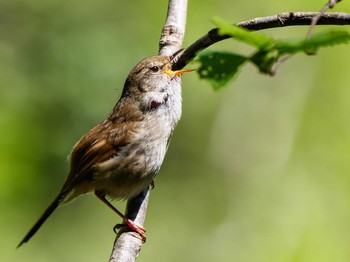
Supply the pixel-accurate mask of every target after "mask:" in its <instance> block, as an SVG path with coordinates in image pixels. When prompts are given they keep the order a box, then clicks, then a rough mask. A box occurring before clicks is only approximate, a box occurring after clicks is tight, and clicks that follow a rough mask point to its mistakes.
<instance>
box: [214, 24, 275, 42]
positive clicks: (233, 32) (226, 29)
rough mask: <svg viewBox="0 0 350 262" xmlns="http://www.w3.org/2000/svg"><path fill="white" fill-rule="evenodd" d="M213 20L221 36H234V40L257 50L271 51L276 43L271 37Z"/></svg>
mask: <svg viewBox="0 0 350 262" xmlns="http://www.w3.org/2000/svg"><path fill="white" fill-rule="evenodd" d="M211 20H212V22H213V23H214V24H215V25H216V26H217V27H218V29H219V34H220V35H229V36H232V37H233V38H234V39H236V40H239V41H242V42H244V43H246V44H248V45H251V46H254V47H256V48H259V49H269V48H270V47H271V45H273V44H274V42H275V40H274V39H273V38H271V37H268V36H265V35H263V34H259V33H256V32H252V31H249V30H247V29H245V28H242V27H240V26H236V25H232V24H230V23H228V22H226V21H224V20H223V19H221V18H219V17H213V18H212V19H211Z"/></svg>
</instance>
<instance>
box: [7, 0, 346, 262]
mask: <svg viewBox="0 0 350 262" xmlns="http://www.w3.org/2000/svg"><path fill="white" fill-rule="evenodd" d="M325 2H326V1H319V0H317V1H316V0H310V1H301V0H297V1H291V0H289V1H269V2H267V1H258V0H252V1H246V0H245V1H243V0H236V1H227V0H215V1H214V0H207V1H204V2H203V1H200V0H193V1H190V3H189V10H188V23H187V31H186V37H185V43H184V46H187V45H189V44H190V43H192V42H193V41H195V40H196V39H197V38H199V37H200V36H202V35H203V34H205V32H206V31H208V30H209V29H211V28H212V27H213V26H212V25H211V24H210V22H209V18H210V17H212V16H213V15H219V16H221V17H223V18H225V19H227V20H229V21H232V22H239V21H243V20H247V19H250V18H253V17H258V16H267V15H273V14H276V13H278V12H287V11H318V10H320V9H321V7H322V5H323V4H324V3H325ZM166 9H167V3H166V1H160V0H154V1H110V0H99V1H97V0H88V1H57V0H49V1H42V0H36V1H33V0H30V1H24V0H2V1H1V2H0V85H1V87H0V203H1V216H0V227H1V235H0V260H1V261H36V262H41V261H68V262H70V261H86V262H88V261H107V260H108V258H109V255H110V252H111V249H112V245H113V240H114V237H115V235H114V233H113V231H112V228H113V226H114V225H115V224H116V223H118V222H120V219H119V218H117V217H116V215H115V214H113V212H111V211H110V210H109V209H108V208H107V207H106V206H104V205H103V204H102V203H100V201H99V200H97V198H95V197H94V196H93V195H86V196H84V197H81V198H78V199H77V200H75V201H74V202H73V203H71V204H69V205H66V206H64V207H62V208H60V209H58V210H57V211H56V212H55V213H54V214H53V215H52V217H50V219H49V220H48V221H47V222H46V224H45V225H44V226H43V227H42V228H41V230H40V231H39V232H38V234H37V235H35V237H34V238H33V239H32V240H31V241H30V242H29V243H28V244H25V245H24V246H23V247H21V248H20V249H19V250H16V249H15V247H16V246H17V244H18V243H19V241H20V240H21V239H22V238H23V236H24V234H25V233H26V232H27V231H28V230H29V228H30V227H31V226H32V224H33V223H34V222H35V221H36V220H37V219H38V217H39V215H41V213H42V212H43V211H44V209H45V208H46V207H47V205H48V204H49V203H50V202H51V201H52V200H53V198H54V197H55V196H56V194H57V193H58V191H59V189H60V187H61V185H62V183H63V182H64V180H65V177H66V174H67V170H68V162H67V161H66V156H67V155H68V153H69V152H70V150H71V148H72V146H73V145H74V143H75V142H76V141H77V140H78V139H79V138H80V136H81V135H83V134H84V133H85V132H86V131H88V130H89V129H90V128H92V127H93V126H95V125H96V124H97V123H99V122H100V121H102V120H103V119H104V118H105V117H106V116H107V115H108V113H109V112H110V110H111V109H112V107H113V106H114V104H115V102H116V101H117V99H118V98H119V95H120V91H121V88H122V86H123V83H124V80H125V78H126V76H127V74H128V72H129V70H130V69H131V68H132V67H133V66H134V65H135V64H136V63H137V62H138V61H139V60H140V59H142V58H144V57H146V56H150V55H154V54H156V53H157V50H158V40H159V35H160V31H161V29H162V26H163V22H164V19H165V15H166ZM333 11H343V12H350V3H349V1H343V2H341V3H340V4H338V6H336V8H334V10H333ZM324 28H325V27H322V28H321V29H324ZM342 29H347V30H350V29H348V28H342ZM306 30H307V28H306V27H299V28H283V29H275V30H268V31H265V33H267V34H269V35H271V36H274V37H276V38H290V37H302V36H304V35H305V34H306ZM213 49H220V50H231V51H236V52H242V53H248V52H250V51H251V50H250V49H249V48H247V47H245V46H243V45H241V44H237V43H236V42H234V41H232V40H227V41H225V42H224V43H220V44H218V45H216V46H214V47H213ZM349 58H350V46H349V45H343V46H337V47H333V48H328V49H324V50H321V51H320V52H319V54H317V55H316V56H311V57H308V56H305V55H298V56H296V57H294V58H292V59H291V60H289V61H288V62H287V63H285V64H283V66H282V67H281V68H280V70H279V71H278V73H277V76H276V77H273V78H270V77H267V76H263V75H259V74H258V73H257V70H256V68H254V67H253V66H247V67H246V68H244V70H243V72H242V73H241V74H240V75H239V76H238V78H237V79H236V81H234V82H232V83H231V84H230V85H229V86H228V87H227V88H225V89H222V90H220V91H219V92H214V91H213V90H212V89H211V88H210V87H209V85H207V84H206V83H204V82H203V81H200V80H198V79H197V77H196V75H195V74H187V75H185V76H184V77H183V117H182V120H181V122H180V124H179V125H178V128H177V130H176V132H175V134H174V137H173V139H172V142H171V146H170V149H169V152H168V155H167V157H166V160H165V162H164V165H163V167H162V169H161V172H160V174H159V176H158V177H157V179H156V187H155V189H154V190H153V191H152V195H151V200H150V205H149V209H148V215H147V221H146V227H147V237H148V238H147V243H146V244H145V245H144V246H143V249H142V252H141V255H140V257H139V259H138V261H239V262H251V261H259V262H260V261H262V262H265V261H266V262H267V261H268V262H273V261H276V262H277V261H278V262H283V261H293V262H297V261H298V262H301V261H308V262H312V261H317V262H322V261H336V262H338V261H339V262H340V261H344V262H345V261H349V260H350V248H349V245H350V234H349V232H350V204H349V200H350V176H349V171H350V121H349V118H350V103H349V100H350V88H349V87H350V74H349V69H348V66H349V61H350V60H349ZM115 204H116V206H117V207H118V208H120V209H121V210H124V205H125V203H122V202H115Z"/></svg>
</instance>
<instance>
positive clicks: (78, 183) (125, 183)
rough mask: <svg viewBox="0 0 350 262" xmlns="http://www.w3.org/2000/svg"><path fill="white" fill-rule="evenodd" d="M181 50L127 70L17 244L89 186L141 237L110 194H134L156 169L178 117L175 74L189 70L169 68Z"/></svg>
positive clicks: (141, 231)
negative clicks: (55, 188) (53, 195)
mask: <svg viewBox="0 0 350 262" xmlns="http://www.w3.org/2000/svg"><path fill="white" fill-rule="evenodd" d="M181 53H182V50H179V51H177V52H175V53H174V54H173V55H170V56H164V55H158V56H151V57H148V58H145V59H143V60H141V61H140V62H139V63H137V64H136V66H135V67H134V68H133V69H132V70H131V71H130V73H129V75H128V77H127V79H126V81H125V84H124V87H123V91H122V93H121V96H120V98H119V100H118V102H117V103H116V105H115V106H114V108H113V110H112V111H111V113H110V114H109V115H108V117H107V118H106V119H105V120H104V121H102V122H101V123H100V124H98V125H97V126H96V127H94V128H92V129H91V130H90V131H89V132H87V133H86V134H85V135H83V136H82V137H81V138H80V140H79V141H78V142H77V143H76V144H75V145H74V147H73V149H72V151H71V153H70V157H69V161H70V171H69V173H68V176H67V178H66V181H65V183H64V184H63V186H62V188H61V190H60V191H59V194H58V195H57V197H56V198H55V199H54V200H53V202H52V203H51V204H50V205H49V206H48V208H47V209H46V210H45V211H44V213H43V214H42V216H41V217H40V218H39V220H38V221H37V222H36V223H35V224H34V226H33V227H32V228H31V229H30V230H29V232H28V233H27V234H26V235H25V237H24V238H23V239H22V241H21V242H20V243H19V244H18V246H17V247H20V246H21V245H22V244H24V243H26V242H28V241H29V240H30V239H31V238H32V236H33V235H34V234H35V233H36V232H37V231H38V230H39V228H40V227H41V226H42V225H43V223H44V222H45V221H46V220H47V218H48V217H49V216H50V215H51V214H52V213H53V212H54V210H55V209H56V208H57V207H59V206H61V205H63V204H66V203H68V202H70V201H71V200H73V199H75V198H76V197H78V196H80V195H82V194H85V193H89V192H93V193H94V194H95V195H96V196H97V198H98V199H100V200H101V201H102V202H103V203H105V204H106V205H107V206H108V207H110V208H111V209H112V210H113V211H114V212H116V213H117V214H118V215H119V216H120V217H121V218H122V219H123V222H124V224H125V225H126V226H128V227H129V228H130V229H131V230H133V231H135V232H137V233H138V234H140V236H141V238H142V240H143V241H145V240H146V237H145V232H146V230H145V228H144V227H142V226H140V225H137V224H135V223H134V222H133V221H132V220H130V219H129V218H128V217H126V216H125V215H124V214H123V213H121V212H120V211H119V210H117V209H116V208H115V207H114V206H113V205H112V204H111V201H110V200H125V199H132V198H134V197H135V196H137V195H138V194H139V193H140V192H142V191H143V190H144V189H145V188H146V187H147V186H149V185H150V183H152V182H153V179H154V177H155V176H156V174H157V173H158V172H159V169H160V167H161V165H162V162H163V160H164V157H165V154H166V152H167V149H168V146H169V141H170V138H171V136H172V134H173V131H174V129H175V127H176V125H177V123H178V121H179V120H180V117H181V111H182V109H181V107H182V97H181V75H182V74H183V73H186V72H190V71H193V70H189V69H181V70H175V71H173V70H171V67H172V64H173V63H174V61H176V59H177V58H178V57H179V55H181Z"/></svg>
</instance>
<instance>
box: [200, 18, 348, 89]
mask: <svg viewBox="0 0 350 262" xmlns="http://www.w3.org/2000/svg"><path fill="white" fill-rule="evenodd" d="M212 21H213V23H214V24H215V25H216V26H217V30H218V34H219V35H223V36H229V37H231V38H233V39H235V40H237V41H240V42H243V43H245V44H247V45H250V46H252V47H254V48H255V49H256V50H255V51H254V52H253V53H252V54H251V55H250V56H243V55H240V54H235V53H232V52H218V51H204V52H201V53H200V54H199V55H198V56H197V57H196V59H195V61H197V62H199V63H200V67H199V68H198V70H197V72H198V74H199V77H200V78H201V79H204V80H207V81H208V82H209V83H210V84H211V85H212V87H213V88H214V89H219V88H221V87H222V86H224V85H225V84H227V83H228V82H229V81H230V80H231V79H232V78H234V77H235V76H236V75H237V73H238V72H239V70H240V68H241V67H242V66H243V65H244V64H245V63H247V62H251V63H253V64H254V65H255V66H257V68H258V69H259V72H261V73H264V74H269V75H274V74H275V70H276V69H275V67H276V66H277V65H279V64H280V63H282V61H284V59H285V58H287V57H290V56H292V55H294V54H296V53H306V54H315V53H316V52H317V51H318V49H319V48H321V47H327V46H333V45H337V44H344V43H348V42H349V40H350V34H349V33H348V32H347V31H323V32H320V33H317V34H314V35H313V36H311V37H309V38H304V39H295V40H276V39H274V38H272V37H269V36H266V35H263V34H261V33H257V32H253V31H249V30H247V29H245V28H242V27H239V26H236V25H232V24H230V23H228V22H226V21H224V20H223V19H221V18H218V17H215V18H212Z"/></svg>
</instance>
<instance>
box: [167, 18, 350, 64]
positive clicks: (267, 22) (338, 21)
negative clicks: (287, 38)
mask: <svg viewBox="0 0 350 262" xmlns="http://www.w3.org/2000/svg"><path fill="white" fill-rule="evenodd" d="M315 16H320V18H319V20H318V22H317V24H318V25H349V24H350V14H347V13H323V14H320V13H319V12H289V13H280V14H277V15H274V16H267V17H259V18H254V19H251V20H248V21H244V22H240V23H237V24H236V25H239V26H241V27H243V28H246V29H249V30H253V31H257V30H263V29H269V28H276V27H285V26H298V25H310V24H311V23H312V20H313V18H314V17H315ZM227 38H230V36H226V35H223V36H221V35H218V30H217V28H214V29H212V30H210V31H209V32H208V33H207V34H206V35H204V36H203V37H201V38H200V39H198V40H197V41H196V42H194V43H193V44H192V45H190V46H189V47H188V48H186V50H185V52H184V53H183V54H182V55H181V57H180V58H179V60H178V61H177V62H176V64H174V65H173V69H174V70H179V69H182V68H183V67H185V66H186V65H187V63H188V62H189V61H191V60H192V59H193V58H194V57H195V56H196V54H197V53H198V52H199V51H202V50H204V49H206V48H207V47H209V46H211V45H213V44H215V43H217V42H219V41H222V40H224V39H227Z"/></svg>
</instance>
